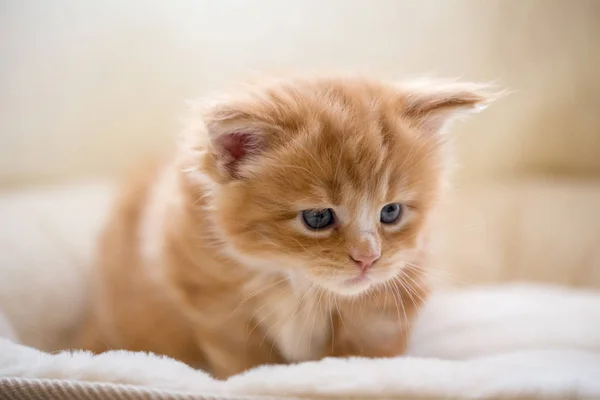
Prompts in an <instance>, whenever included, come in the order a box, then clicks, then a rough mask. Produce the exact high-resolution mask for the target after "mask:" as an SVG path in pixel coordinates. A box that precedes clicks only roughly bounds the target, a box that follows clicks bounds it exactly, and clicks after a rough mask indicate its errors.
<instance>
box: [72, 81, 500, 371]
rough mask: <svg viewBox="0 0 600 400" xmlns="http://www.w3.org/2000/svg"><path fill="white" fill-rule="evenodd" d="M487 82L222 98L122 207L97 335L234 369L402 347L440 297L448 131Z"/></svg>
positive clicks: (105, 244) (281, 87) (344, 85)
mask: <svg viewBox="0 0 600 400" xmlns="http://www.w3.org/2000/svg"><path fill="white" fill-rule="evenodd" d="M479 89H480V87H478V86H477V85H472V84H460V83H450V84H440V83H429V84H427V83H425V84H419V85H415V84H410V85H409V84H402V83H393V82H380V81H374V80H368V79H363V78H356V77H343V78H341V77H331V78H316V79H290V80H281V81H272V82H268V83H264V84H261V85H254V86H250V87H247V88H245V89H243V90H241V91H239V92H234V93H230V94H228V95H227V96H224V97H222V98H219V99H216V100H213V101H212V102H210V103H207V104H205V105H204V106H203V107H202V108H201V110H199V111H198V114H197V115H196V116H195V117H196V118H197V120H196V122H195V123H194V124H192V125H191V126H190V127H189V130H188V132H186V134H185V137H184V140H183V141H182V143H181V144H180V146H179V148H178V150H177V152H176V154H175V155H174V156H173V157H172V159H171V160H170V161H168V162H166V163H164V164H161V165H157V166H156V167H155V168H146V169H145V171H144V172H143V173H142V174H140V175H137V176H136V177H135V179H134V180H133V181H131V182H130V183H129V184H128V185H127V186H126V187H125V188H124V193H123V197H122V199H121V201H120V202H119V204H118V206H117V207H116V209H115V212H114V215H113V218H112V219H111V221H109V223H108V225H107V228H106V232H105V235H104V237H103V241H102V244H101V249H100V252H99V258H100V261H99V264H98V268H97V281H96V290H95V292H94V295H93V300H92V302H93V315H92V316H91V318H90V322H89V325H88V326H87V330H86V335H85V338H84V341H85V343H84V347H85V348H88V349H90V350H93V351H97V352H99V351H103V350H107V349H129V350H143V351H151V352H155V353H159V354H165V355H169V356H171V357H174V358H177V359H180V360H182V361H184V362H186V363H188V364H190V365H193V366H196V367H200V368H203V369H206V370H207V371H209V372H211V373H212V374H213V375H215V376H217V377H221V378H224V377H227V376H230V375H232V374H235V373H238V372H241V371H244V370H246V369H248V368H251V367H254V366H256V365H260V364H265V363H281V362H283V363H286V362H295V361H304V360H315V359H319V358H322V357H325V356H346V355H359V356H393V355H397V354H400V353H402V351H403V349H404V345H405V340H406V337H407V334H408V329H409V327H410V322H411V318H412V317H413V315H414V314H415V311H416V310H417V309H418V308H419V306H420V305H421V303H422V302H423V301H424V297H425V296H426V294H427V291H426V287H425V285H424V276H425V274H426V273H427V267H426V265H425V260H424V256H425V254H424V253H425V243H426V241H427V220H428V216H429V214H430V212H431V210H432V208H433V207H434V205H435V203H436V202H437V200H438V197H439V194H440V191H441V187H442V185H443V181H444V172H445V169H446V166H445V157H446V156H445V150H446V149H445V140H444V136H443V128H444V126H445V125H446V123H447V122H448V121H449V120H450V119H452V117H454V116H455V115H456V114H457V113H458V112H460V111H465V110H467V111H469V110H476V109H478V108H479V106H481V105H484V104H485V103H486V102H487V101H488V99H487V98H486V97H485V96H484V95H483V94H482V93H480V92H479Z"/></svg>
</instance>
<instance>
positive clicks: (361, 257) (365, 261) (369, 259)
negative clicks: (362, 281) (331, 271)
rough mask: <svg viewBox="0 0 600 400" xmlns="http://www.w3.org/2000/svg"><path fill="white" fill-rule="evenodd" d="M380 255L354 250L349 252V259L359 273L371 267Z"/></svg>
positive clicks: (378, 253)
mask: <svg viewBox="0 0 600 400" xmlns="http://www.w3.org/2000/svg"><path fill="white" fill-rule="evenodd" d="M379 257H381V253H380V252H379V251H377V252H375V251H373V252H359V251H355V250H351V251H350V258H351V259H352V261H354V263H355V264H356V266H357V267H358V268H360V270H361V271H363V272H364V271H366V270H368V269H369V268H371V267H372V266H373V264H374V263H375V261H377V260H379Z"/></svg>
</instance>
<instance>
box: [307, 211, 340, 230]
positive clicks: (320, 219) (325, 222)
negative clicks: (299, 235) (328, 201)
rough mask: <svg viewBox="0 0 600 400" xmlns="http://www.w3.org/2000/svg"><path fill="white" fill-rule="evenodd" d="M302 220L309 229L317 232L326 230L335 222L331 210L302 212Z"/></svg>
mask: <svg viewBox="0 0 600 400" xmlns="http://www.w3.org/2000/svg"><path fill="white" fill-rule="evenodd" d="M302 220H303V221H304V224H306V226H307V227H308V228H309V229H312V230H315V231H318V230H320V229H325V228H327V227H329V226H330V225H331V224H333V222H334V218H333V210H332V209H331V208H326V209H324V210H304V211H302Z"/></svg>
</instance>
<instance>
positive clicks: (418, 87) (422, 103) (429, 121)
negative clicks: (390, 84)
mask: <svg viewBox="0 0 600 400" xmlns="http://www.w3.org/2000/svg"><path fill="white" fill-rule="evenodd" d="M400 89H401V91H402V96H403V97H402V98H403V107H402V115H403V116H404V117H405V118H407V119H408V120H409V121H410V122H411V123H412V124H413V125H414V126H415V127H416V128H417V129H419V130H421V131H422V132H423V133H425V134H428V135H435V134H441V133H443V132H444V131H445V128H446V127H447V125H448V124H449V122H451V121H452V120H454V119H455V118H456V117H458V116H460V115H464V114H469V113H475V112H480V111H482V110H484V109H485V108H486V107H487V106H488V105H489V104H490V103H491V102H492V101H494V100H496V99H497V98H498V97H499V95H500V93H499V92H494V91H493V90H492V89H491V86H490V85H485V84H477V83H468V82H452V81H431V80H420V81H415V82H411V83H403V84H400Z"/></svg>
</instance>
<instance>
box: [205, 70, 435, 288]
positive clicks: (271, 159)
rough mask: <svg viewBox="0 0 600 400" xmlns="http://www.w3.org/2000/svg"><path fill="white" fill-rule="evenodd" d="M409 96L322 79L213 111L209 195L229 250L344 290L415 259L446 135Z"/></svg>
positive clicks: (375, 279)
mask: <svg viewBox="0 0 600 400" xmlns="http://www.w3.org/2000/svg"><path fill="white" fill-rule="evenodd" d="M406 107H407V100H406V98H405V97H403V96H402V94H401V93H399V91H398V89H397V88H395V87H392V86H389V85H383V84H376V83H372V82H365V81H362V80H325V81H317V82H303V83H298V82H295V83H294V84H290V83H284V84H280V85H275V86H272V87H270V88H268V89H266V90H265V89H262V90H259V91H257V92H254V93H252V94H251V95H249V96H247V97H244V98H242V99H241V100H239V101H230V102H228V103H227V105H226V106H225V107H224V108H222V109H220V110H217V111H214V114H213V115H216V117H214V120H212V121H209V123H208V126H209V130H210V129H212V130H213V135H214V136H213V142H212V146H211V148H212V151H211V152H209V153H208V154H207V155H206V159H205V168H206V170H207V171H208V174H209V175H211V176H212V177H213V178H214V179H215V180H216V181H218V185H217V189H216V190H215V193H214V196H215V197H214V198H213V200H212V204H211V206H212V207H213V209H214V214H213V216H214V218H215V223H216V225H217V228H218V231H219V232H220V233H221V234H222V235H223V236H224V239H225V240H226V241H227V243H228V246H229V247H228V251H229V252H230V253H231V254H233V255H235V256H236V257H237V258H238V259H240V260H241V261H243V262H245V263H247V264H249V265H250V266H253V267H256V268H271V269H284V270H286V271H290V272H292V273H293V274H294V275H300V276H303V277H305V278H307V279H308V281H309V282H311V283H313V284H317V285H319V286H320V287H323V288H325V289H328V290H330V291H332V292H335V293H339V294H344V295H353V294H357V293H360V292H362V291H364V290H366V289H368V288H369V287H371V286H372V285H375V284H379V283H383V282H385V281H387V280H389V279H391V278H393V277H394V276H395V275H396V274H398V273H399V272H400V271H402V269H403V268H413V267H412V266H411V265H410V263H411V262H413V261H414V259H415V257H416V253H417V252H418V251H419V247H420V243H421V242H422V237H423V234H424V229H425V225H426V224H425V222H426V219H427V216H428V214H429V213H430V211H431V208H432V206H433V205H434V203H435V200H436V198H437V196H438V191H439V188H440V183H441V180H442V173H443V170H442V168H443V156H442V152H443V149H442V147H443V146H442V141H441V140H439V137H438V135H437V132H436V131H435V129H434V130H431V129H430V128H431V127H432V126H433V125H432V126H427V125H426V124H424V123H423V121H419V124H418V125H419V126H421V127H422V129H418V128H416V127H415V123H414V122H415V121H414V120H410V118H409V117H407V116H406V114H405V113H403V111H402V110H403V109H404V110H406ZM219 112H220V113H221V114H219ZM423 115H425V114H423ZM421 117H422V116H421ZM214 121H217V122H214ZM215 124H216V125H215Z"/></svg>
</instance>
